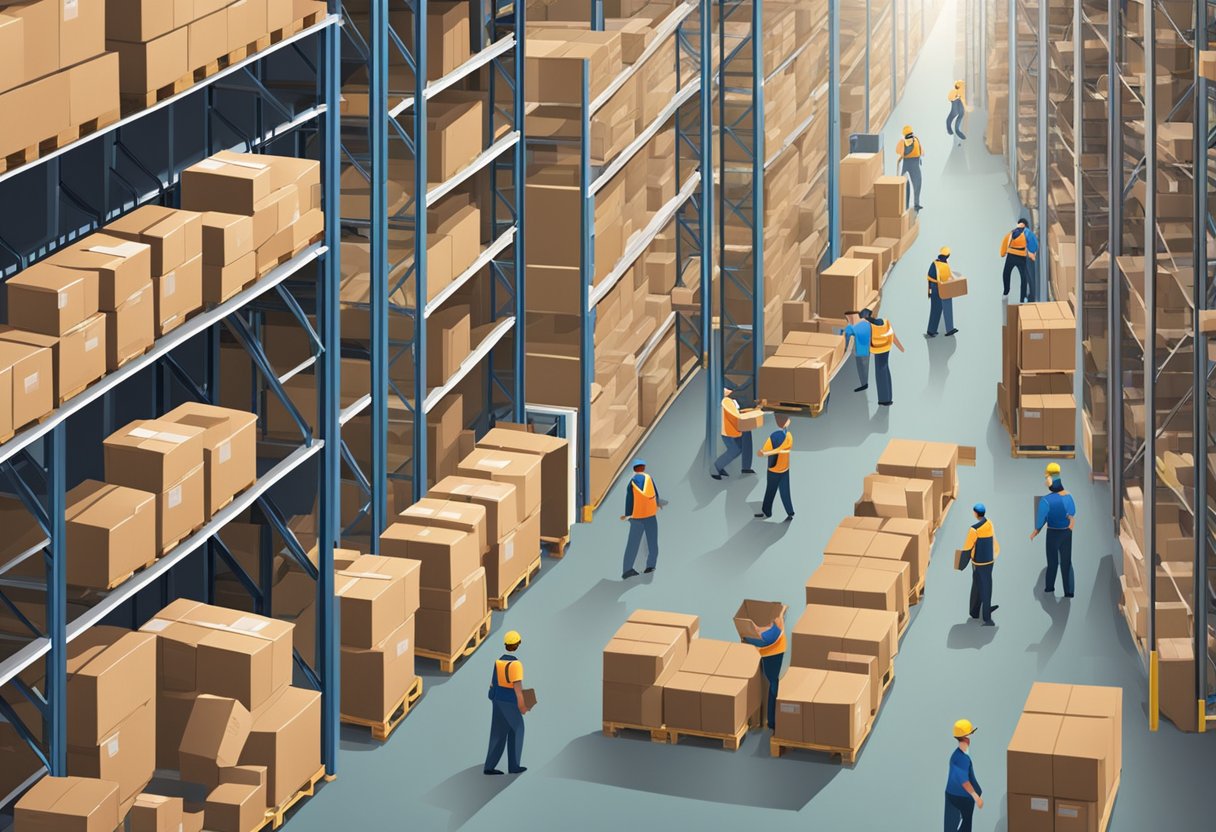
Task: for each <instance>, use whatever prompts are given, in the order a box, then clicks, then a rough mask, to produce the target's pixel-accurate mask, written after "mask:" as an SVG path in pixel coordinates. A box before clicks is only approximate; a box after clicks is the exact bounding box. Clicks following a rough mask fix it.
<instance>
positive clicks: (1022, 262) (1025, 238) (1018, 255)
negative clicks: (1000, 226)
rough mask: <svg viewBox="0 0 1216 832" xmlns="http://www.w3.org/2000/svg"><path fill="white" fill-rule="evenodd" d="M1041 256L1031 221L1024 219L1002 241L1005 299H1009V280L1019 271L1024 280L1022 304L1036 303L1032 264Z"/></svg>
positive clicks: (1002, 276)
mask: <svg viewBox="0 0 1216 832" xmlns="http://www.w3.org/2000/svg"><path fill="white" fill-rule="evenodd" d="M1038 255H1039V240H1038V238H1037V237H1035V236H1034V232H1033V231H1031V230H1030V220H1028V219H1026V218H1025V217H1023V218H1022V219H1020V220H1018V224H1017V227H1016V228H1014V229H1013V230H1012V231H1010V232H1009V233H1008V234H1006V235H1005V239H1004V240H1002V241H1001V256H1002V257H1004V258H1005V270H1004V271H1003V272H1002V273H1001V280H1002V281H1003V282H1004V284H1005V297H1009V278H1010V277H1011V276H1012V275H1013V270H1014V269H1017V270H1018V274H1019V275H1020V276H1021V278H1022V290H1021V294H1020V295H1019V297H1020V298H1021V302H1022V303H1034V298H1035V294H1036V293H1035V286H1034V282H1033V279H1032V275H1031V270H1030V264H1031V263H1033V262H1034V261H1035V258H1036V257H1038Z"/></svg>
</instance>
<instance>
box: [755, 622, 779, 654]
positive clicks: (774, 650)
mask: <svg viewBox="0 0 1216 832" xmlns="http://www.w3.org/2000/svg"><path fill="white" fill-rule="evenodd" d="M756 649H757V650H759V651H760V658H762V659H763V658H767V657H769V656H776V655H777V654H778V653H784V652H785V629H784V628H782V630H781V635H779V636H777V640H776V641H774V642H773V643H772V644H769V645H767V646H766V647H758V648H756Z"/></svg>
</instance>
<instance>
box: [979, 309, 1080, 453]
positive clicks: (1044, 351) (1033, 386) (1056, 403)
mask: <svg viewBox="0 0 1216 832" xmlns="http://www.w3.org/2000/svg"><path fill="white" fill-rule="evenodd" d="M1076 337H1077V322H1076V318H1075V317H1074V315H1073V312H1072V308H1071V307H1070V306H1069V305H1068V304H1067V303H1063V302H1050V303H1023V304H1021V305H1017V304H1010V305H1009V308H1008V310H1007V311H1006V316H1005V325H1004V327H1003V329H1002V338H1001V343H1002V380H1001V381H1000V382H998V383H997V410H998V412H999V413H1000V416H1001V420H1002V422H1003V423H1004V425H1005V427H1006V429H1008V430H1009V433H1010V437H1011V449H1012V453H1013V455H1014V456H1017V455H1018V454H1020V453H1024V452H1029V453H1033V452H1046V451H1052V452H1055V453H1056V455H1057V456H1062V457H1069V456H1072V455H1074V454H1075V453H1076V441H1077V430H1076V419H1077V402H1076V399H1075V398H1074V396H1073V372H1074V371H1075V370H1076Z"/></svg>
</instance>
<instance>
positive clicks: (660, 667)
mask: <svg viewBox="0 0 1216 832" xmlns="http://www.w3.org/2000/svg"><path fill="white" fill-rule="evenodd" d="M699 632H700V621H699V619H698V618H697V616H695V615H683V614H680V613H668V612H654V611H651V610H637V611H636V612H634V613H633V614H632V615H630V616H629V619H628V620H627V621H626V622H625V624H623V625H622V626H621V628H620V629H619V630H617V632H616V634H615V635H614V636H613V637H612V640H611V641H609V642H608V644H607V646H605V647H604V691H603V695H604V700H603V715H604V733H606V734H608V735H609V736H614V735H616V734H617V733H618V732H619V731H620V730H621V729H641V730H650V731H651V735H652V736H661V737H663V738H664V739H665V740H667V741H671V742H678V741H679V737H680V735H682V734H684V735H688V734H691V735H694V736H710V737H713V738H715V739H721V740H722V741H723V743H724V745H725V746H726V747H727V748H729V749H730V750H738V747H739V741H740V740H741V738H742V736H743V734H745V733H746V732H747V731H748V729H749V728H751V727H759V721H760V720H759V718H760V715H761V711H762V709H763V702H762V697H761V692H762V691H761V688H762V684H761V676H760V655H759V653H757V652H756V649H755V648H754V647H751V646H748V645H745V644H737V643H733V642H726V641H715V640H713V639H703V638H699Z"/></svg>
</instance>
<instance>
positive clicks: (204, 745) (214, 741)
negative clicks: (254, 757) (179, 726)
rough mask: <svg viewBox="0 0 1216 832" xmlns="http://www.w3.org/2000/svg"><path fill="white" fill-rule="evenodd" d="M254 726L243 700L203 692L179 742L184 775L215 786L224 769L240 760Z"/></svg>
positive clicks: (187, 778)
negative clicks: (241, 701)
mask: <svg viewBox="0 0 1216 832" xmlns="http://www.w3.org/2000/svg"><path fill="white" fill-rule="evenodd" d="M252 728H253V715H252V714H250V713H249V711H248V710H247V709H246V708H245V706H243V705H242V704H241V703H240V702H238V701H236V700H235V699H228V698H226V697H222V696H210V695H208V694H202V695H200V696H199V697H198V698H197V699H195V700H194V707H193V708H192V709H191V711H190V719H189V720H188V721H187V722H186V731H185V734H184V735H183V736H182V740H181V744H180V746H179V760H180V765H179V769H180V771H181V773H182V779H183V780H185V781H187V782H190V783H198V784H200V785H203V786H206V787H207V788H209V789H214V788H215V787H216V786H218V785H219V783H220V770H221V769H224V768H229V767H231V766H235V765H236V764H237V762H238V761H239V760H240V757H241V750H242V749H243V748H244V747H245V741H246V740H247V739H248V738H249V732H250V730H251V729H252Z"/></svg>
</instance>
